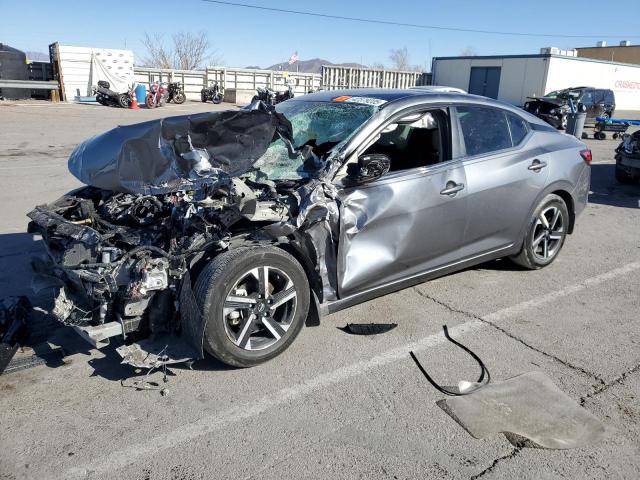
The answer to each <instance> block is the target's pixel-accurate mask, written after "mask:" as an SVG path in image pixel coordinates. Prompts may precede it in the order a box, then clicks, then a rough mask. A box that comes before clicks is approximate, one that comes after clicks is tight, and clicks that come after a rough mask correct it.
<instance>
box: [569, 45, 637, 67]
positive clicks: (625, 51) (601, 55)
mask: <svg viewBox="0 0 640 480" xmlns="http://www.w3.org/2000/svg"><path fill="white" fill-rule="evenodd" d="M576 51H577V52H578V56H579V57H586V58H595V59H597V60H608V61H610V62H621V63H633V64H635V65H640V45H631V42H629V41H628V40H623V41H622V42H620V45H611V46H607V42H598V44H597V45H596V46H595V47H578V48H576Z"/></svg>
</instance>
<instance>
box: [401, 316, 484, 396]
mask: <svg viewBox="0 0 640 480" xmlns="http://www.w3.org/2000/svg"><path fill="white" fill-rule="evenodd" d="M442 330H443V331H444V336H445V338H446V339H447V340H449V341H450V342H451V343H453V344H454V345H456V346H457V347H459V348H461V349H462V350H464V351H465V352H467V353H468V354H469V355H471V356H472V357H473V359H474V360H475V361H476V362H478V365H480V370H481V371H480V377H478V380H476V381H475V382H469V381H466V380H462V381H460V382H459V383H458V386H457V388H456V387H443V386H441V385H440V384H438V383H437V382H436V381H435V380H434V379H433V378H431V376H430V375H429V374H428V373H427V371H426V370H425V369H424V367H423V366H422V364H421V363H420V362H419V361H418V359H417V357H416V355H415V354H414V353H413V352H409V355H411V358H412V359H413V361H414V362H415V363H416V365H417V366H418V368H419V369H420V371H421V372H422V374H423V375H424V376H425V378H426V379H427V380H428V381H429V383H430V384H431V385H433V387H434V388H435V389H436V390H438V391H439V392H441V393H444V394H445V395H451V396H458V395H469V394H470V393H473V392H475V391H476V390H478V389H480V388H482V387H484V386H486V385H487V384H488V383H489V382H490V381H491V375H490V374H489V370H488V369H487V367H486V366H485V364H484V362H483V361H482V360H481V359H480V357H479V356H478V355H476V354H475V353H474V352H473V351H471V349H469V348H468V347H466V346H464V345H463V344H461V343H460V342H458V341H456V340H454V339H453V338H451V336H450V335H449V329H448V328H447V326H446V325H443V326H442Z"/></svg>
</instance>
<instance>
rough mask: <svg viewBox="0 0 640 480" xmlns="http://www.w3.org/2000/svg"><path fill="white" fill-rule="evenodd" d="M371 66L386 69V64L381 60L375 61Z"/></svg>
mask: <svg viewBox="0 0 640 480" xmlns="http://www.w3.org/2000/svg"><path fill="white" fill-rule="evenodd" d="M371 68H375V69H378V70H384V64H383V63H381V62H375V63H373V64H372V65H371Z"/></svg>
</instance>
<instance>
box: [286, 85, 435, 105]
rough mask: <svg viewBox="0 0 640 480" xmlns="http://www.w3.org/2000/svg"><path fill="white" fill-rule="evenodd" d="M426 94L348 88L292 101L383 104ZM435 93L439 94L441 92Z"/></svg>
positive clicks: (309, 95) (325, 91)
mask: <svg viewBox="0 0 640 480" xmlns="http://www.w3.org/2000/svg"><path fill="white" fill-rule="evenodd" d="M428 93H429V91H428V90H423V89H408V88H405V89H402V88H349V89H343V90H321V91H319V92H315V93H307V94H306V95H302V96H299V97H294V98H293V100H304V101H309V102H330V101H332V100H333V99H334V98H337V97H343V96H349V97H365V98H376V99H379V100H384V101H385V102H392V101H394V100H399V99H401V98H406V97H411V96H420V95H425V94H428ZM434 93H436V92H434ZM437 93H439V94H441V93H442V92H437Z"/></svg>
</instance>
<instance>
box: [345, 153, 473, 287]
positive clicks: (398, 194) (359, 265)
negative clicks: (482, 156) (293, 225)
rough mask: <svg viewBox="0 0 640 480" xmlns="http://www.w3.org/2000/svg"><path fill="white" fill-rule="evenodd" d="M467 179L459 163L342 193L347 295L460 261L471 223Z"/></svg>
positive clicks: (392, 176) (396, 175)
mask: <svg viewBox="0 0 640 480" xmlns="http://www.w3.org/2000/svg"><path fill="white" fill-rule="evenodd" d="M447 182H454V183H456V184H463V185H465V184H466V179H465V174H464V168H463V167H462V166H461V164H460V163H458V162H451V163H450V164H443V165H440V166H437V167H432V168H429V169H427V168H419V169H414V170H411V171H407V172H397V173H393V174H388V175H385V176H384V177H382V178H381V179H380V180H377V181H375V182H372V183H371V184H368V185H363V186H358V187H355V188H349V189H344V190H342V191H340V192H339V200H340V210H341V211H340V213H341V215H340V218H341V220H340V242H339V247H338V285H339V293H340V296H341V298H344V297H346V296H349V295H352V294H355V293H360V292H362V291H364V290H367V289H371V288H375V287H379V286H382V285H384V284H387V283H390V282H393V281H396V280H401V279H403V278H406V277H409V276H412V275H415V274H419V273H421V272H423V271H426V270H430V269H432V268H435V267H438V266H440V265H443V264H446V263H449V262H451V261H454V260H455V259H456V258H457V257H458V255H457V250H458V248H459V247H460V246H461V242H462V237H463V233H464V226H465V223H466V201H467V200H466V192H465V189H462V190H460V191H459V192H457V193H455V194H454V195H446V194H441V193H440V192H441V191H442V190H443V189H444V188H446V186H447Z"/></svg>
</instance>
